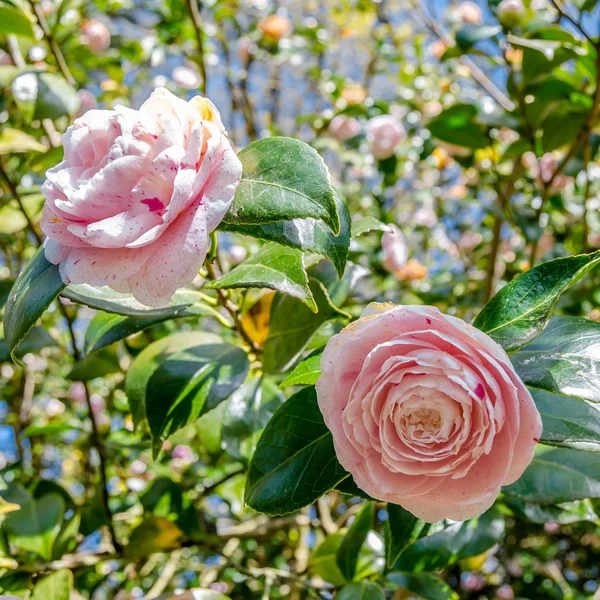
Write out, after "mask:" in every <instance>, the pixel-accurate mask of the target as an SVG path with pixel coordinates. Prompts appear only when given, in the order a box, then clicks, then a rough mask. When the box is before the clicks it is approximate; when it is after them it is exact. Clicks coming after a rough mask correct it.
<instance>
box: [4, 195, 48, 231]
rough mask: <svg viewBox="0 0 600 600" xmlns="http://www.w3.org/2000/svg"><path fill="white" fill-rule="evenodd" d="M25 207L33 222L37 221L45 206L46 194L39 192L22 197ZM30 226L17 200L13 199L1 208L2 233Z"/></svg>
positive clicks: (21, 229)
mask: <svg viewBox="0 0 600 600" xmlns="http://www.w3.org/2000/svg"><path fill="white" fill-rule="evenodd" d="M21 203H22V205H23V208H24V209H25V211H26V212H27V216H28V217H29V219H30V220H31V221H32V222H33V223H37V221H38V220H39V217H41V215H42V209H43V208H44V196H42V194H39V193H37V192H36V193H33V194H25V195H23V196H22V197H21ZM27 227H28V221H27V218H26V217H25V215H24V214H23V211H22V210H21V207H20V206H19V204H18V202H17V201H16V200H11V201H10V202H8V203H7V204H5V205H4V206H2V208H0V234H5V235H11V234H13V233H17V232H18V231H23V230H24V229H26V228H27Z"/></svg>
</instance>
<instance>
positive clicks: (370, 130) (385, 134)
mask: <svg viewBox="0 0 600 600" xmlns="http://www.w3.org/2000/svg"><path fill="white" fill-rule="evenodd" d="M405 139H406V131H405V130H404V127H402V123H400V121H398V119H396V118H395V117H393V116H392V115H380V116H378V117H373V118H372V119H371V120H370V121H369V122H368V123H367V141H368V142H369V147H370V149H371V153H372V154H373V156H374V157H375V158H376V159H377V160H385V159H386V158H390V157H391V156H393V155H394V152H395V150H396V147H397V146H398V145H399V144H401V143H402V142H403V141H404V140H405Z"/></svg>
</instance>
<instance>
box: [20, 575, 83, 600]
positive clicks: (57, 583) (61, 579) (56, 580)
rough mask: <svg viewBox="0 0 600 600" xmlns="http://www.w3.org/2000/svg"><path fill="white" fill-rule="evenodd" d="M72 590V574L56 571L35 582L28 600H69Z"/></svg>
mask: <svg viewBox="0 0 600 600" xmlns="http://www.w3.org/2000/svg"><path fill="white" fill-rule="evenodd" d="M72 590H73V573H71V571H69V569H58V570H57V571H54V573H50V575H46V576H45V577H43V578H42V579H40V580H39V581H37V582H36V584H35V587H34V588H33V591H32V592H31V596H30V600H69V598H70V597H71V591H72Z"/></svg>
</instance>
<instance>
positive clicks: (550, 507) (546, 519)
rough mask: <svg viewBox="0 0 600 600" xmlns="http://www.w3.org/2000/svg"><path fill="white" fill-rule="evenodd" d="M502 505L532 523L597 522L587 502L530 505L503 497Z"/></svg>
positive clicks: (596, 516) (589, 503) (565, 523)
mask: <svg viewBox="0 0 600 600" xmlns="http://www.w3.org/2000/svg"><path fill="white" fill-rule="evenodd" d="M503 501H504V504H505V505H506V506H508V508H509V509H510V510H511V511H512V512H513V513H514V515H515V516H517V517H519V518H521V519H525V520H526V521H531V522H532V523H560V524H562V525H567V524H569V523H578V522H579V521H592V522H596V521H597V520H598V515H597V514H596V513H595V512H594V511H593V509H592V507H591V502H590V501H589V500H579V501H576V502H566V503H564V504H532V503H529V502H523V501H522V500H518V499H517V498H513V497H510V496H505V497H504V499H503Z"/></svg>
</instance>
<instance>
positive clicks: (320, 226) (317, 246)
mask: <svg viewBox="0 0 600 600" xmlns="http://www.w3.org/2000/svg"><path fill="white" fill-rule="evenodd" d="M334 197H335V203H336V206H337V210H338V214H339V216H340V232H339V234H338V235H337V236H336V235H334V234H333V232H332V231H331V229H330V228H329V227H328V226H327V225H325V223H323V222H322V221H319V220H317V219H292V220H284V221H278V222H275V223H262V224H256V225H240V224H236V223H228V222H225V221H223V222H222V223H221V224H220V225H219V229H221V230H223V231H231V232H233V233H239V234H242V235H248V236H251V237H254V238H257V239H259V240H265V241H268V242H277V243H278V244H281V245H283V246H289V247H291V248H297V249H299V250H304V251H308V252H314V253H315V254H319V255H321V256H325V257H327V258H329V259H331V261H332V262H333V264H334V265H335V268H336V270H337V272H338V275H339V276H340V277H341V276H342V275H343V273H344V268H345V266H346V259H347V258H348V249H349V247H350V225H351V221H350V212H349V211H348V207H347V205H346V202H345V201H344V199H343V197H342V195H341V194H340V192H339V191H338V190H336V189H334Z"/></svg>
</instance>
